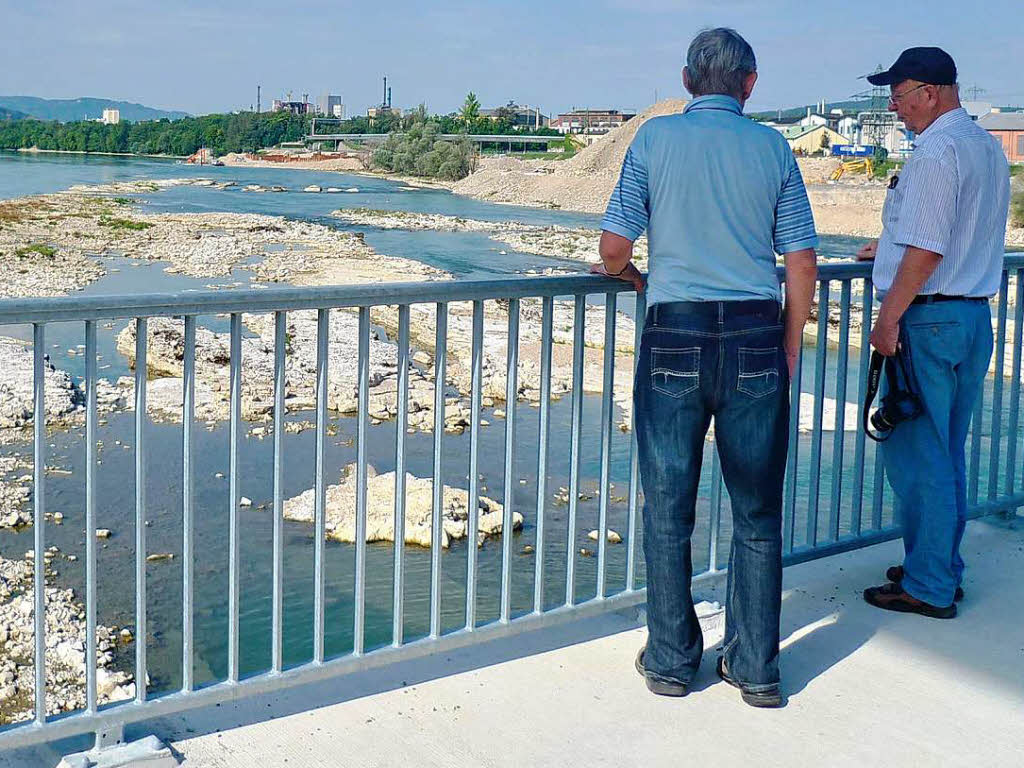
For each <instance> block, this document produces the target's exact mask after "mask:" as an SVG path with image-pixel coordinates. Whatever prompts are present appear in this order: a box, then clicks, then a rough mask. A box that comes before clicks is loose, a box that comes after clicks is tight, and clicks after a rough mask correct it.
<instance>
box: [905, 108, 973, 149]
mask: <svg viewBox="0 0 1024 768" xmlns="http://www.w3.org/2000/svg"><path fill="white" fill-rule="evenodd" d="M970 119H971V116H970V115H968V114H967V110H966V109H964V108H963V107H957V108H956V109H951V110H949V112H944V113H942V114H941V115H939V116H938V117H937V118H935V120H933V121H932V124H931V125H929V126H928V127H927V128H925V129H924V130H923V131H921V133H920V134H918V137H917V140H918V142H920V141H921V140H922V139H924V138H925V137H926V136H927V137H928V138H931V137H932V136H936V135H938V134H940V133H942V132H943V131H944V130H946V129H947V128H950V127H952V126H954V125H956V124H957V123H959V122H961V121H962V120H970Z"/></svg>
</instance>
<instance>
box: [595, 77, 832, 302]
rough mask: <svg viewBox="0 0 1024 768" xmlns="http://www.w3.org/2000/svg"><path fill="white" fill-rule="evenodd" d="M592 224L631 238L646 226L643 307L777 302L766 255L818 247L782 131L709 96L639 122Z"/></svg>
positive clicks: (736, 105)
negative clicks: (677, 110) (670, 303)
mask: <svg viewBox="0 0 1024 768" xmlns="http://www.w3.org/2000/svg"><path fill="white" fill-rule="evenodd" d="M601 227H602V229H604V230H607V231H608V232H614V233H615V234H617V235H622V236H623V237H627V238H629V239H630V240H636V239H637V238H638V237H640V235H641V234H643V232H644V230H646V231H647V240H648V253H649V264H648V269H649V274H648V282H647V286H648V288H647V302H648V305H649V306H650V305H653V304H657V303H659V302H667V301H736V300H743V299H776V300H780V299H781V291H780V288H779V281H778V278H777V277H776V272H775V254H776V253H779V254H785V253H790V252H792V251H799V250H802V249H804V248H814V247H817V245H818V238H817V235H816V234H815V231H814V219H813V217H812V215H811V206H810V203H809V202H808V200H807V191H806V190H805V189H804V182H803V178H802V177H801V175H800V169H799V168H798V167H797V164H796V159H795V158H794V157H793V152H792V151H791V150H790V148H789V145H788V144H787V143H786V140H785V139H784V138H783V136H782V134H780V133H779V132H778V131H776V130H775V129H773V128H769V127H767V126H763V125H759V124H758V123H755V122H753V121H752V120H749V119H748V118H746V117H744V116H743V111H742V109H741V108H740V104H739V102H738V101H736V99H734V98H732V97H731V96H724V95H717V94H716V95H711V96H701V97H700V98H697V99H694V100H693V101H691V102H690V103H689V104H688V105H687V107H686V109H685V110H683V112H682V113H681V114H676V115H665V116H663V117H655V118H652V119H651V120H648V121H647V122H646V123H644V124H643V125H642V126H640V129H639V130H638V131H637V134H636V137H635V138H634V139H633V143H632V144H630V146H629V149H628V151H627V152H626V158H625V160H624V161H623V164H622V175H621V176H620V177H619V183H618V185H617V186H616V187H615V191H614V192H613V193H612V196H611V199H610V200H609V201H608V209H607V211H606V212H605V215H604V220H603V221H602V223H601Z"/></svg>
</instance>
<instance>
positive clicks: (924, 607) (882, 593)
mask: <svg viewBox="0 0 1024 768" xmlns="http://www.w3.org/2000/svg"><path fill="white" fill-rule="evenodd" d="M864 600H865V601H866V602H867V603H868V604H870V605H873V606H875V607H876V608H882V609H884V610H886V611H898V612H900V613H917V614H920V615H921V616H927V617H928V618H930V619H953V618H956V603H950V604H949V605H947V606H939V605H932V604H931V603H926V602H924V601H923V600H918V599H917V598H916V597H914V596H912V595H909V594H907V593H906V592H904V591H903V587H901V586H900V585H899V584H896V583H895V582H889V583H888V584H885V585H884V586H881V587H869V588H868V589H865V590H864Z"/></svg>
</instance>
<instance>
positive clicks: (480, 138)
mask: <svg viewBox="0 0 1024 768" xmlns="http://www.w3.org/2000/svg"><path fill="white" fill-rule="evenodd" d="M390 135H392V134H389V133H316V134H312V133H311V134H310V135H309V136H306V137H305V141H306V143H307V144H312V143H317V142H323V141H333V142H335V143H336V144H338V143H341V142H346V141H362V142H367V143H380V142H383V141H384V140H385V139H386V138H387V137H388V136H390ZM396 135H398V136H403V135H404V134H402V133H399V134H396ZM437 138H438V139H441V140H442V141H461V140H462V139H469V140H470V141H472V142H473V143H474V144H480V145H483V144H508V146H509V151H510V152H511V151H512V145H513V144H543V145H544V146H545V147H547V145H548V144H551V143H552V142H561V141H565V137H564V136H529V135H518V134H502V133H494V134H490V133H439V134H438V135H437Z"/></svg>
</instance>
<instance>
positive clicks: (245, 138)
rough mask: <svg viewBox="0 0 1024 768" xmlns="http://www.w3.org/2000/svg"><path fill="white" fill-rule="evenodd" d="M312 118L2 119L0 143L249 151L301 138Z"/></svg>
mask: <svg viewBox="0 0 1024 768" xmlns="http://www.w3.org/2000/svg"><path fill="white" fill-rule="evenodd" d="M309 123H310V118H309V117H307V116H305V115H292V114H290V113H287V112H265V113H259V114H257V113H254V112H240V113H238V114H233V115H204V116H203V117H187V118H183V119H181V120H166V119H164V120H153V121H147V122H139V123H127V122H122V123H119V124H117V125H104V124H103V123H97V122H92V121H83V122H74V123H59V122H56V121H43V120H14V121H9V122H8V121H5V122H3V123H0V148H2V149H28V148H31V147H38V148H39V149H51V150H54V149H55V150H64V151H69V152H130V153H135V154H154V155H191V154H192V153H193V152H195V151H196V150H197V149H199V148H200V147H208V148H210V149H211V150H212V151H213V152H214V153H216V154H225V153H227V152H251V151H254V150H257V149H263V148H264V147H272V146H274V145H276V144H279V143H280V142H282V141H298V140H299V139H301V138H302V137H303V136H304V135H306V134H307V133H308V131H309Z"/></svg>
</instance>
